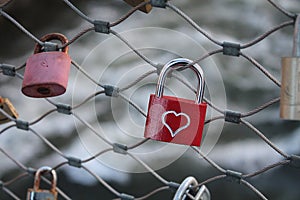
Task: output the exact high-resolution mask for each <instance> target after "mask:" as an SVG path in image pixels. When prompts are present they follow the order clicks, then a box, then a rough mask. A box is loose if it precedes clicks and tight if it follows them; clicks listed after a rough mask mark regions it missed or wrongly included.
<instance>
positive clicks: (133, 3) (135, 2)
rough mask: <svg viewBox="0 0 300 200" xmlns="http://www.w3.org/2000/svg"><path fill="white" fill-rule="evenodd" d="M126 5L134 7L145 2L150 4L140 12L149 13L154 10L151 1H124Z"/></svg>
mask: <svg viewBox="0 0 300 200" xmlns="http://www.w3.org/2000/svg"><path fill="white" fill-rule="evenodd" d="M124 1H125V2H126V3H128V4H129V5H131V6H132V7H135V6H138V5H139V4H141V3H143V2H147V1H148V2H149V3H147V4H146V5H144V6H142V7H141V8H140V9H139V10H141V11H143V12H145V13H149V12H150V11H151V10H152V5H151V3H150V1H149V0H124Z"/></svg>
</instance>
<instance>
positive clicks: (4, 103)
mask: <svg viewBox="0 0 300 200" xmlns="http://www.w3.org/2000/svg"><path fill="white" fill-rule="evenodd" d="M0 108H1V109H2V110H3V111H4V112H6V113H7V114H8V115H10V116H11V117H12V118H15V119H17V118H18V117H19V115H18V113H17V111H16V109H15V108H14V106H13V104H12V103H11V102H10V101H9V99H7V98H2V97H0ZM10 121H11V120H10V119H9V118H8V117H7V116H5V115H4V114H2V113H1V112H0V124H4V123H6V122H10Z"/></svg>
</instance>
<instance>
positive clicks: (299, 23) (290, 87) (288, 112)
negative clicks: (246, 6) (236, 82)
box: [280, 14, 300, 120]
mask: <svg viewBox="0 0 300 200" xmlns="http://www.w3.org/2000/svg"><path fill="white" fill-rule="evenodd" d="M293 45H294V47H293V57H284V58H282V61H281V62H282V78H281V92H280V117H281V118H283V119H289V120H300V14H299V15H298V16H297V19H296V21H295V31H294V43H293Z"/></svg>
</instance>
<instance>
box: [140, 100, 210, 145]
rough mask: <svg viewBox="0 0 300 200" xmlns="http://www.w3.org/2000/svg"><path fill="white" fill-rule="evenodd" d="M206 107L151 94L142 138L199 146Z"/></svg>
mask: <svg viewBox="0 0 300 200" xmlns="http://www.w3.org/2000/svg"><path fill="white" fill-rule="evenodd" d="M206 108H207V104H206V103H201V104H196V103H195V102H194V101H192V100H187V99H182V98H177V97H173V96H163V97H161V98H159V97H157V96H156V95H154V94H151V95H150V100H149V105H148V114H147V119H146V127H145V133H144V136H145V138H151V139H153V140H158V141H162V142H169V143H170V142H171V143H176V144H184V145H190V146H200V144H201V139H202V132H203V127H204V121H205V115H206Z"/></svg>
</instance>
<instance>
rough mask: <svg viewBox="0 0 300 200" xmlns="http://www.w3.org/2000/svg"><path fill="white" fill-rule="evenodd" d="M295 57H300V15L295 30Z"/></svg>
mask: <svg viewBox="0 0 300 200" xmlns="http://www.w3.org/2000/svg"><path fill="white" fill-rule="evenodd" d="M293 56H295V57H300V14H298V15H297V18H296V21H295V28H294V41H293Z"/></svg>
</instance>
